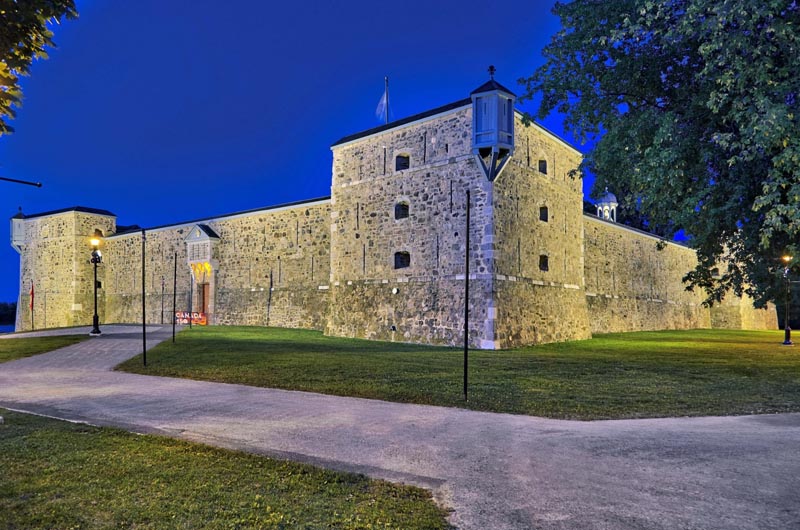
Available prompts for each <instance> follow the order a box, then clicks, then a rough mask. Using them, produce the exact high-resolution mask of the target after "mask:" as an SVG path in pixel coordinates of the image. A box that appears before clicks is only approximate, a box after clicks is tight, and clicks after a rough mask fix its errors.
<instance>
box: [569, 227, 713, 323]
mask: <svg viewBox="0 0 800 530" xmlns="http://www.w3.org/2000/svg"><path fill="white" fill-rule="evenodd" d="M658 241H659V239H658V238H657V237H655V236H651V235H647V234H644V233H641V232H638V231H634V230H631V229H629V228H627V227H624V226H621V225H617V224H615V223H611V222H608V221H603V220H601V219H598V218H596V217H593V216H590V215H585V216H584V242H585V252H586V269H585V270H586V272H585V281H586V299H587V302H588V307H589V314H590V322H591V327H592V333H609V332H618V331H638V330H654V329H691V328H710V327H711V320H710V316H709V311H708V309H707V308H705V307H703V306H702V302H703V297H702V295H701V294H700V293H698V292H690V291H687V290H686V287H685V285H684V283H683V281H682V278H683V276H684V275H685V274H686V273H687V272H689V271H690V270H691V269H693V268H694V267H695V265H696V264H697V259H696V256H695V253H694V251H693V250H691V249H689V248H686V247H683V246H681V245H677V244H674V243H667V244H666V246H665V247H664V248H663V249H662V250H658V248H657V244H658Z"/></svg>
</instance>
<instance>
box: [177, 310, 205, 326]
mask: <svg viewBox="0 0 800 530" xmlns="http://www.w3.org/2000/svg"><path fill="white" fill-rule="evenodd" d="M190 318H191V319H192V324H194V325H196V326H205V325H207V324H208V320H207V319H206V314H205V313H198V312H196V311H194V312H192V313H190V312H189V311H176V312H175V323H176V324H188V323H189V319H190Z"/></svg>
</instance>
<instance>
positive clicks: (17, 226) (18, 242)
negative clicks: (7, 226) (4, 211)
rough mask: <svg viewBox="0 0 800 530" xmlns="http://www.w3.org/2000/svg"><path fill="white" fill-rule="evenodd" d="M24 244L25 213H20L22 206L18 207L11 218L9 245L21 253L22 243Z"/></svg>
mask: <svg viewBox="0 0 800 530" xmlns="http://www.w3.org/2000/svg"><path fill="white" fill-rule="evenodd" d="M24 244H25V214H24V213H22V206H20V207H19V212H18V213H17V215H15V216H14V217H12V218H11V246H12V247H14V250H16V251H17V252H20V253H22V245H24Z"/></svg>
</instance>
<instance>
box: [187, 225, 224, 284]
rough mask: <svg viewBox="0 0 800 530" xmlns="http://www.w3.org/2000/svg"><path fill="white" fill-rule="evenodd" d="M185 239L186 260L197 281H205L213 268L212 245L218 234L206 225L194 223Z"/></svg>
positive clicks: (217, 239) (214, 244)
mask: <svg viewBox="0 0 800 530" xmlns="http://www.w3.org/2000/svg"><path fill="white" fill-rule="evenodd" d="M185 241H186V261H187V262H188V263H189V267H191V269H192V272H193V273H194V276H195V281H196V282H197V283H207V282H208V281H209V278H210V276H211V272H212V270H213V269H214V265H215V260H214V259H213V256H214V247H215V246H216V244H217V243H218V242H219V236H218V235H217V233H216V232H214V230H212V229H211V227H209V226H208V225H204V224H196V225H194V226H193V227H192V229H191V230H189V235H187V236H186V238H185Z"/></svg>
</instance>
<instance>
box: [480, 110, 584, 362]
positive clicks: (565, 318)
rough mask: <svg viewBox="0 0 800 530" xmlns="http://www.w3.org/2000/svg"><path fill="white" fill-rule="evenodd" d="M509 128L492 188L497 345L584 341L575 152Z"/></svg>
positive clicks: (538, 134) (545, 136) (531, 131)
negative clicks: (506, 150)
mask: <svg viewBox="0 0 800 530" xmlns="http://www.w3.org/2000/svg"><path fill="white" fill-rule="evenodd" d="M515 130H516V146H517V148H516V152H515V154H514V157H513V158H512V160H511V161H510V163H509V165H508V166H507V167H506V169H505V171H504V172H503V173H502V174H501V175H500V177H499V178H498V179H497V181H496V182H495V188H494V248H495V250H496V251H495V262H496V272H497V279H496V284H495V293H496V300H497V301H496V306H497V326H496V340H497V342H498V346H499V347H502V348H508V347H512V346H519V345H523V344H531V343H539V342H554V341H565V340H577V339H585V338H589V337H590V336H591V335H590V332H589V324H588V315H587V312H586V297H585V295H584V290H583V259H584V258H583V238H582V230H583V228H582V227H583V219H582V215H581V211H582V204H583V195H582V192H581V179H580V177H579V176H571V175H570V172H571V171H572V170H574V169H576V168H577V167H578V164H580V160H581V156H580V153H578V152H577V151H575V150H574V149H572V148H571V147H569V146H567V145H565V144H564V143H563V142H562V141H561V140H559V139H557V138H555V137H554V136H553V135H551V134H550V133H548V132H547V131H544V130H543V129H541V128H540V127H538V126H536V125H531V126H528V127H525V126H524V125H522V123H521V120H520V119H519V117H517V124H516V127H515Z"/></svg>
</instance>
